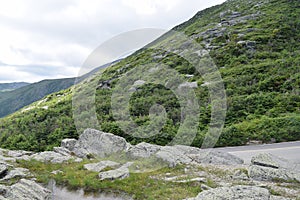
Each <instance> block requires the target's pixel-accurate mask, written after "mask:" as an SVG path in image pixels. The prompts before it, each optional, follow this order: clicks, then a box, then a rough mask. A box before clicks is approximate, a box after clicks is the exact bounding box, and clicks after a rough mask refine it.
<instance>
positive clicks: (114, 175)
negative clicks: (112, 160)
mask: <svg viewBox="0 0 300 200" xmlns="http://www.w3.org/2000/svg"><path fill="white" fill-rule="evenodd" d="M128 165H129V164H125V165H123V166H121V167H120V168H118V169H114V170H109V171H106V172H100V173H99V175H98V176H99V179H100V180H116V179H124V178H127V177H129V169H128Z"/></svg>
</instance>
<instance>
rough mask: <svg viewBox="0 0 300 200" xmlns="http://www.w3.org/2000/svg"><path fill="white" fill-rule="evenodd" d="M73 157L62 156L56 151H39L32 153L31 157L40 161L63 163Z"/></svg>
mask: <svg viewBox="0 0 300 200" xmlns="http://www.w3.org/2000/svg"><path fill="white" fill-rule="evenodd" d="M73 158H74V157H72V156H64V155H62V154H60V153H56V152H54V151H44V152H41V153H37V154H33V155H32V156H31V159H34V160H37V161H40V162H51V163H63V162H67V161H69V160H71V159H73Z"/></svg>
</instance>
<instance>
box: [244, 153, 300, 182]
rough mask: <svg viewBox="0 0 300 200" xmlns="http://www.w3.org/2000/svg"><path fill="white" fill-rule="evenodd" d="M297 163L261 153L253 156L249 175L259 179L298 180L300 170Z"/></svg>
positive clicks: (299, 180) (299, 178) (299, 179)
mask: <svg viewBox="0 0 300 200" xmlns="http://www.w3.org/2000/svg"><path fill="white" fill-rule="evenodd" d="M299 170H300V169H299V168H298V167H297V165H296V164H293V163H291V162H289V161H287V160H285V159H283V158H280V157H277V156H274V155H272V154H266V153H264V154H259V155H256V156H254V157H253V158H252V160H251V166H250V168H249V177H250V178H252V179H254V180H258V181H273V180H283V181H298V182H300V172H299Z"/></svg>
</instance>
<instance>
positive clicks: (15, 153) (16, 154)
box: [7, 150, 33, 158]
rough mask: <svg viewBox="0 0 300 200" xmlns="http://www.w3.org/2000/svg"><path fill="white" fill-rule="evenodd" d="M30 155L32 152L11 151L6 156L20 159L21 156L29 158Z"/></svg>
mask: <svg viewBox="0 0 300 200" xmlns="http://www.w3.org/2000/svg"><path fill="white" fill-rule="evenodd" d="M32 154H33V152H31V151H23V150H16V151H14V150H11V151H8V152H7V155H8V156H9V157H14V158H18V157H22V156H30V155H32Z"/></svg>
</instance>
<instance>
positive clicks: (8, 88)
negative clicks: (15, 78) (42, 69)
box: [0, 82, 30, 92]
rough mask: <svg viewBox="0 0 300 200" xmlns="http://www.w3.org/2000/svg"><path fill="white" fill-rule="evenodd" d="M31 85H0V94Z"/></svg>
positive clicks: (17, 83)
mask: <svg viewBox="0 0 300 200" xmlns="http://www.w3.org/2000/svg"><path fill="white" fill-rule="evenodd" d="M29 84H30V83H26V82H13V83H0V92H5V91H11V90H15V89H18V88H20V87H24V86H26V85H29Z"/></svg>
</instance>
